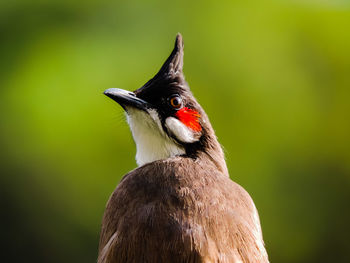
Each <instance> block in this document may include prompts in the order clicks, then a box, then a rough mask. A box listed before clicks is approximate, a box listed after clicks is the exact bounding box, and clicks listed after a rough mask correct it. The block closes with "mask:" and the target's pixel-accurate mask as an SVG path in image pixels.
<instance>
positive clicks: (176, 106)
mask: <svg viewBox="0 0 350 263" xmlns="http://www.w3.org/2000/svg"><path fill="white" fill-rule="evenodd" d="M134 94H135V95H136V97H137V98H139V99H141V100H143V101H146V102H147V103H149V104H150V105H152V106H151V107H153V108H155V109H156V110H157V112H158V114H159V116H160V118H161V121H162V122H164V120H165V119H166V118H167V117H170V116H173V117H174V116H175V114H176V112H177V111H178V110H180V109H181V108H183V107H188V108H191V109H194V108H195V104H196V102H195V101H194V99H193V96H192V94H191V92H190V91H189V88H188V86H187V83H186V82H185V81H184V79H183V77H182V76H178V77H175V78H168V79H167V78H164V79H152V80H151V81H149V82H148V83H146V84H145V85H144V86H143V87H142V88H140V89H138V90H136V91H134Z"/></svg>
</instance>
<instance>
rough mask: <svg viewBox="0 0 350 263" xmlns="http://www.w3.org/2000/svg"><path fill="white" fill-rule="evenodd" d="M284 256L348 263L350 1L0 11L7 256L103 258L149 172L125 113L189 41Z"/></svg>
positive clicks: (204, 94) (275, 253)
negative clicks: (113, 218)
mask: <svg viewBox="0 0 350 263" xmlns="http://www.w3.org/2000/svg"><path fill="white" fill-rule="evenodd" d="M177 32H181V33H182V34H183V37H184V41H185V68H184V71H185V74H186V78H187V81H188V82H189V84H190V86H191V88H192V91H193V93H194V94H195V96H196V97H197V99H198V100H199V102H200V103H201V104H202V106H203V107H204V108H205V110H206V111H207V113H208V115H209V117H210V118H211V121H212V124H213V126H214V128H215V130H216V132H217V136H218V137H219V140H220V142H221V143H222V144H223V146H224V148H225V152H226V157H227V163H228V167H229V170H230V174H231V177H232V179H234V180H235V181H236V182H238V183H239V184H241V185H242V186H244V187H245V188H246V189H247V190H248V192H249V193H250V194H251V196H252V197H253V199H254V201H255V203H256V206H257V207H258V210H259V213H260V217H261V222H262V228H263V233H264V239H265V243H266V247H267V250H268V253H269V256H270V260H271V262H282V263H289V262H305V263H306V262H307V263H312V262H315V263H316V262H318V263H319V262H350V253H349V251H350V243H349V234H350V231H349V222H350V208H349V207H350V205H349V203H350V118H349V115H350V102H349V101H350V3H349V1H346V0H343V1H342V0H333V1H327V0H323V1H322V0H320V1H316V0H284V1H282V0H281V1H277V0H259V1H258V0H256V1H245V0H236V1H191V2H190V1H172V2H166V1H160V0H152V1H135V0H131V1H130V0H129V1H113V2H111V1H105V0H102V1H101V0H100V1H97V0H85V1H71V0H60V1H58V0H55V1H39V0H32V1H25V0H16V1H13V0H2V1H1V2H0V39H1V40H0V47H1V49H0V50H1V57H0V92H1V94H0V115H1V125H0V136H1V137H0V149H1V152H0V157H1V158H0V162H1V163H0V165H1V177H0V178H1V179H0V183H1V187H0V193H1V199H0V200H1V207H2V209H1V211H2V212H1V221H2V235H1V236H2V238H1V239H2V248H3V249H4V252H3V253H2V259H3V260H4V261H3V262H53V263H56V262H95V261H96V257H97V246H98V236H99V227H100V222H101V217H102V214H103V211H104V206H105V203H106V201H107V199H108V197H109V195H110V194H111V192H112V191H113V190H114V188H115V186H116V185H117V183H118V182H119V180H120V179H121V177H122V176H123V175H124V174H125V173H127V172H128V171H129V170H131V169H133V168H135V167H136V164H135V161H134V155H135V147H134V144H133V141H132V137H131V135H130V132H129V129H128V127H127V125H126V123H125V122H124V114H123V111H122V109H121V108H120V107H119V106H118V105H117V104H116V103H114V102H113V101H112V100H110V99H108V98H107V97H105V96H104V95H102V92H103V91H104V90H105V89H107V88H111V87H119V88H124V89H129V90H135V89H137V88H139V87H141V86H142V85H143V84H144V83H145V82H146V81H147V80H148V79H149V78H151V77H152V76H153V75H154V74H155V73H156V72H157V71H158V69H159V68H160V66H161V64H162V63H163V62H164V60H165V59H166V58H167V56H168V55H169V54H170V51H171V50H172V47H173V44H174V39H175V35H176V33H177Z"/></svg>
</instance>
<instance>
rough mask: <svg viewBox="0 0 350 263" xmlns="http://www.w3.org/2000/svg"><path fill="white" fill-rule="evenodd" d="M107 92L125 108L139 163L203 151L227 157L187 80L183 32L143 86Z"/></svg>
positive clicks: (195, 155)
mask: <svg viewBox="0 0 350 263" xmlns="http://www.w3.org/2000/svg"><path fill="white" fill-rule="evenodd" d="M104 94H105V95H107V96H108V97H110V98H112V99H113V100H115V101H116V102H118V103H119V104H120V105H121V106H122V107H123V108H124V110H125V111H126V114H127V120H128V123H129V126H130V129H131V132H132V135H133V138H134V140H135V143H136V147H137V153H136V161H137V164H138V165H140V166H141V165H143V164H145V163H148V162H152V161H155V160H160V159H166V158H169V157H173V156H176V155H186V156H189V157H193V158H196V157H197V156H198V155H199V154H201V153H207V154H209V155H213V156H211V158H212V159H213V160H214V161H215V159H217V158H221V159H222V160H223V159H224V157H223V153H222V150H221V147H220V145H219V144H218V142H217V140H216V137H215V134H214V131H213V129H212V127H211V125H210V122H209V120H208V117H207V115H206V114H205V112H204V110H203V109H202V107H201V106H200V105H199V103H198V102H197V101H196V99H195V98H194V96H193V95H192V93H191V91H190V88H189V86H188V84H187V83H186V81H185V77H184V74H183V41H182V36H181V35H180V34H178V35H177V36H176V41H175V47H174V49H173V51H172V52H171V54H170V56H169V57H168V59H167V60H166V61H165V63H164V64H163V66H162V67H161V69H160V70H159V72H158V73H157V74H156V75H155V76H154V77H153V78H152V79H150V80H149V81H148V82H147V83H146V84H145V85H144V86H142V87H141V88H139V89H137V90H135V91H134V92H130V91H126V90H122V89H115V88H112V89H108V90H106V91H105V92H104ZM210 152H213V153H212V154H210ZM214 155H215V156H216V157H217V158H215V156H214ZM223 162H224V160H223ZM224 166H225V167H224V168H223V170H225V168H226V165H225V164H224Z"/></svg>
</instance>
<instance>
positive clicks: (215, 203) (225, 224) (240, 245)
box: [98, 35, 268, 263]
mask: <svg viewBox="0 0 350 263" xmlns="http://www.w3.org/2000/svg"><path fill="white" fill-rule="evenodd" d="M182 58H183V43H182V38H181V36H180V35H178V36H177V39H176V43H175V48H174V51H173V52H172V54H171V55H170V57H169V58H168V60H167V61H166V62H165V64H164V65H163V67H162V68H161V70H160V71H159V72H158V73H157V75H156V76H155V77H154V78H153V79H151V80H150V81H149V82H147V83H146V85H145V86H144V87H142V88H141V89H139V90H137V91H135V92H134V93H135V94H136V96H137V98H140V99H142V100H143V101H146V102H147V103H151V104H152V105H156V106H152V107H155V108H156V109H157V110H158V115H159V116H160V120H161V124H162V125H160V126H161V127H163V128H164V131H165V132H164V134H165V135H164V136H167V137H169V138H170V139H171V140H172V141H173V142H174V143H175V144H176V145H178V147H180V149H184V153H183V154H180V155H173V156H172V155H170V156H168V157H166V158H162V159H158V160H154V161H151V162H148V163H145V164H144V165H142V166H140V167H138V168H136V169H135V170H133V171H131V172H129V173H128V174H126V175H125V176H124V177H123V179H122V180H121V182H120V183H119V185H118V186H117V188H116V189H115V191H114V192H113V194H112V195H111V197H110V199H109V201H108V203H107V207H106V210H105V214H104V217H103V222H102V229H101V236H100V246H99V257H98V262H99V263H117V262H118V263H119V262H123V263H128V262H130V263H132V262H149V263H153V262H154V263H156V262H193V263H194V262H233V263H234V262H247V263H258V262H259V263H265V262H268V257H267V253H266V251H265V248H264V244H263V239H262V234H261V228H260V222H259V217H258V213H257V211H256V208H255V206H254V203H253V201H252V199H251V198H250V196H249V194H248V193H247V192H246V191H245V190H244V189H243V188H242V187H241V186H239V185H238V184H236V183H235V182H233V181H232V180H231V179H230V178H229V176H228V172H227V167H226V163H225V160H224V155H223V152H222V149H221V147H220V144H219V143H218V141H217V139H216V136H215V134H214V131H213V129H212V127H211V125H210V122H209V119H208V117H207V115H206V114H205V112H204V110H203V109H202V108H201V106H200V105H199V104H198V102H197V101H196V100H195V99H194V97H193V95H192V94H191V92H190V90H189V87H188V85H187V83H186V82H185V80H184V76H183V73H182V64H183V62H182ZM164 90H166V91H164ZM169 90H171V92H168V91H169ZM164 92H165V94H166V96H168V95H169V94H173V93H174V92H176V94H180V95H181V96H182V98H183V101H184V102H183V103H184V106H186V107H190V108H192V109H194V110H196V111H197V112H199V114H200V116H201V117H200V120H199V121H200V124H201V127H202V128H203V129H202V131H201V133H200V134H199V135H198V134H197V135H196V136H197V137H198V139H196V141H195V142H192V141H191V142H190V143H188V142H183V141H181V139H179V137H176V136H174V135H173V133H172V132H171V129H170V128H169V127H168V126H166V124H164V123H167V122H166V118H167V117H168V116H174V115H173V114H172V112H171V111H170V112H167V110H166V109H167V108H164V107H168V106H165V104H157V101H159V100H162V99H161V98H162V97H163V96H165V95H164V94H163V93H164ZM154 93H157V94H158V95H159V94H160V95H159V96H155V95H154ZM107 95H109V94H107ZM109 96H110V95H109ZM166 96H165V97H166ZM110 97H112V96H110ZM113 99H115V100H116V101H117V102H119V103H120V104H121V105H122V106H123V107H124V108H125V109H126V110H127V112H128V109H129V107H130V105H129V104H128V103H129V102H128V103H126V102H125V99H124V98H120V97H118V98H113ZM149 107H150V106H149ZM128 114H129V113H128ZM163 115H164V116H163ZM135 134H136V133H134V132H133V135H134V137H135V136H136V135H135ZM135 141H136V142H137V139H136V138H135Z"/></svg>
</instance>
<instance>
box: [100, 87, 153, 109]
mask: <svg viewBox="0 0 350 263" xmlns="http://www.w3.org/2000/svg"><path fill="white" fill-rule="evenodd" d="M104 94H105V95H106V96H108V97H110V98H111V99H112V100H114V101H116V102H118V103H119V104H120V106H122V107H123V108H124V109H125V107H127V106H129V107H134V108H137V109H140V110H146V109H148V108H151V105H150V104H149V103H148V102H146V101H144V100H142V99H140V98H138V97H136V95H135V93H133V92H131V91H127V90H123V89H116V88H111V89H107V90H105V92H104Z"/></svg>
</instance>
